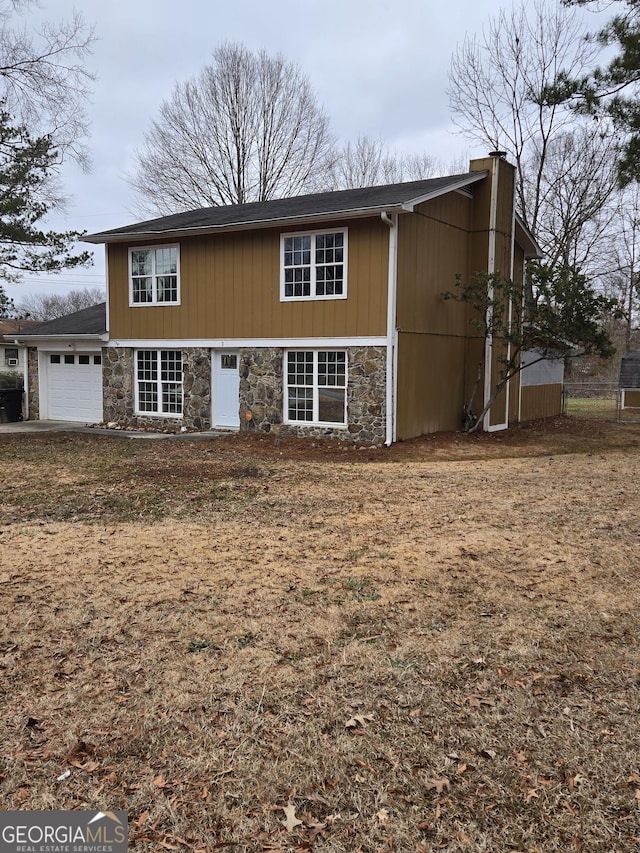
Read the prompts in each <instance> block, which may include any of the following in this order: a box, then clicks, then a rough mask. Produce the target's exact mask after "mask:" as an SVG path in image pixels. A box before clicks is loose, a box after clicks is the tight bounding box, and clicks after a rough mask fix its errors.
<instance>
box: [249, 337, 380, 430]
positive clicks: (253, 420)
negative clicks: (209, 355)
mask: <svg viewBox="0 0 640 853" xmlns="http://www.w3.org/2000/svg"><path fill="white" fill-rule="evenodd" d="M283 364H284V350H283V349H280V348H269V349H267V348H264V347H261V348H260V349H244V350H242V351H241V356H240V429H241V430H242V431H252V430H257V431H262V432H274V433H277V434H278V435H303V436H312V437H316V438H337V439H342V440H352V441H360V442H363V443H367V444H382V443H384V440H385V437H386V436H385V427H386V420H385V419H386V372H387V371H386V367H387V363H386V349H385V347H348V348H347V364H348V377H347V426H341V427H337V426H336V427H331V426H322V427H318V426H303V425H300V424H284V423H283V422H282V419H283V408H284V377H283Z"/></svg>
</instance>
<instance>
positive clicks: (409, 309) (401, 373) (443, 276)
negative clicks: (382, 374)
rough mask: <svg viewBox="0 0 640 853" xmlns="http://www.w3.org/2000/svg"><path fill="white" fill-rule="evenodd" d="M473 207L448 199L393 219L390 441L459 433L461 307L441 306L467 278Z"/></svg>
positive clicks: (464, 326)
mask: <svg viewBox="0 0 640 853" xmlns="http://www.w3.org/2000/svg"><path fill="white" fill-rule="evenodd" d="M471 212H472V200H471V198H469V197H468V196H465V195H463V194H461V193H449V194H447V195H445V196H441V197H440V198H436V199H432V200H431V201H428V202H425V203H424V204H422V205H419V206H418V208H417V209H416V212H415V213H412V214H406V215H402V216H400V217H399V229H398V291H397V315H396V316H397V325H398V329H399V333H398V384H397V388H398V399H397V426H396V430H397V435H398V438H401V439H406V438H411V437H413V436H417V435H423V434H425V433H429V432H436V431H439V430H451V429H458V428H459V427H460V425H461V421H462V409H463V405H464V401H465V384H466V380H467V371H466V349H467V340H466V338H467V335H468V334H469V331H470V328H469V326H468V323H467V307H466V305H464V304H462V303H459V302H456V301H453V300H445V299H443V297H442V294H443V293H444V292H446V291H449V290H451V291H454V290H455V282H456V275H460V276H462V278H463V279H464V278H466V277H467V276H468V274H469V236H470V229H471Z"/></svg>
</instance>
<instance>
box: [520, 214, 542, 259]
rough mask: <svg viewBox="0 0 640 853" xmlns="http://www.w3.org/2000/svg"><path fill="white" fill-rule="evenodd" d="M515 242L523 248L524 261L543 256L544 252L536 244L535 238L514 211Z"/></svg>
mask: <svg viewBox="0 0 640 853" xmlns="http://www.w3.org/2000/svg"><path fill="white" fill-rule="evenodd" d="M515 236H516V243H517V244H518V245H519V246H520V247H521V248H522V249H524V259H525V261H533V260H536V259H537V258H542V257H544V252H543V251H542V249H541V248H540V246H539V245H538V243H537V241H536V238H535V237H534V236H533V234H532V233H531V231H529V229H528V228H527V226H526V225H525V224H524V220H523V219H522V217H521V216H520V214H519V213H516V235H515Z"/></svg>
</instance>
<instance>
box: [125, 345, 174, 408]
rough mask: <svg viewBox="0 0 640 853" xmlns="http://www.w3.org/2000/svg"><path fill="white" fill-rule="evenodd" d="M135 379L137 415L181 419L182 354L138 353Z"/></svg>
mask: <svg viewBox="0 0 640 853" xmlns="http://www.w3.org/2000/svg"><path fill="white" fill-rule="evenodd" d="M135 375H136V413H137V414H140V415H169V416H171V415H175V416H180V415H182V350H172V349H160V350H154V349H141V350H136V355H135Z"/></svg>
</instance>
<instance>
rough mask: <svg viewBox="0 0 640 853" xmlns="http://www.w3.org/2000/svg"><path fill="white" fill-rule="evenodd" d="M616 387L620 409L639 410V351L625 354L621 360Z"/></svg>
mask: <svg viewBox="0 0 640 853" xmlns="http://www.w3.org/2000/svg"><path fill="white" fill-rule="evenodd" d="M618 385H619V388H620V405H621V407H622V408H623V409H636V408H640V350H635V351H634V352H630V353H627V355H625V356H624V358H623V359H622V362H621V364H620V381H619V383H618Z"/></svg>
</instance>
